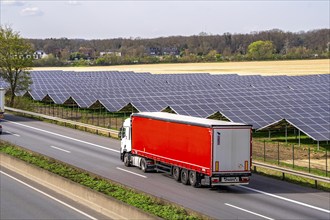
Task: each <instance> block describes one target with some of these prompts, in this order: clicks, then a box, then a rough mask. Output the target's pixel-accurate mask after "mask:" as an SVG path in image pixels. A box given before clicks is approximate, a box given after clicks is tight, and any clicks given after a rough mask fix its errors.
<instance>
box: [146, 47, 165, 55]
mask: <svg viewBox="0 0 330 220" xmlns="http://www.w3.org/2000/svg"><path fill="white" fill-rule="evenodd" d="M161 54H162V53H161V49H160V48H158V47H149V48H148V55H149V56H160V55H161Z"/></svg>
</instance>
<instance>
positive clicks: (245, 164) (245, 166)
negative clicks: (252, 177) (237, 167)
mask: <svg viewBox="0 0 330 220" xmlns="http://www.w3.org/2000/svg"><path fill="white" fill-rule="evenodd" d="M244 170H245V171H248V170H249V162H248V161H247V160H246V161H245V163H244Z"/></svg>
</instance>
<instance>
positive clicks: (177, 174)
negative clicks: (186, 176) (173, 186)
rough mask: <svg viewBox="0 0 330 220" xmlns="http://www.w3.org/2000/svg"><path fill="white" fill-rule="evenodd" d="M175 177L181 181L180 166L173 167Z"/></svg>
mask: <svg viewBox="0 0 330 220" xmlns="http://www.w3.org/2000/svg"><path fill="white" fill-rule="evenodd" d="M172 172H173V178H174V179H175V180H176V181H178V182H180V168H179V167H173V171H172Z"/></svg>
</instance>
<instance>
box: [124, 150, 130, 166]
mask: <svg viewBox="0 0 330 220" xmlns="http://www.w3.org/2000/svg"><path fill="white" fill-rule="evenodd" d="M124 164H125V166H127V167H130V166H131V162H130V161H129V154H128V153H125V154H124Z"/></svg>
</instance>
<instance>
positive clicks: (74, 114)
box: [19, 102, 131, 130]
mask: <svg viewBox="0 0 330 220" xmlns="http://www.w3.org/2000/svg"><path fill="white" fill-rule="evenodd" d="M19 108H20V109H22V110H27V111H30V112H34V113H39V114H43V115H48V116H52V117H58V118H62V119H66V120H71V121H76V122H81V123H85V124H90V125H94V126H99V127H104V128H109V129H116V130H119V128H120V127H121V126H122V124H123V122H124V120H125V119H126V118H128V117H129V116H130V114H131V113H130V112H122V113H118V112H116V113H112V112H109V111H107V110H106V109H104V108H99V109H82V108H79V107H77V106H71V107H68V106H63V105H56V104H41V103H38V102H34V103H29V105H28V107H27V108H24V107H23V106H19Z"/></svg>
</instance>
